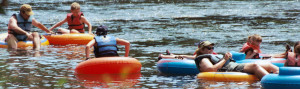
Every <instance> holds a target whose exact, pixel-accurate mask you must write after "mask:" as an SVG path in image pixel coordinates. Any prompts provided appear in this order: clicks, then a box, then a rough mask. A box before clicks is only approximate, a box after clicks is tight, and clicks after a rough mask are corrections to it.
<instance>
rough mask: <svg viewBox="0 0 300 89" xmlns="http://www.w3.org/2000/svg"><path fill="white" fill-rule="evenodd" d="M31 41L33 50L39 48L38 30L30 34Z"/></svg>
mask: <svg viewBox="0 0 300 89" xmlns="http://www.w3.org/2000/svg"><path fill="white" fill-rule="evenodd" d="M31 35H32V37H33V39H32V41H33V49H34V50H40V49H41V40H40V35H39V33H38V32H33V33H32V34H31Z"/></svg>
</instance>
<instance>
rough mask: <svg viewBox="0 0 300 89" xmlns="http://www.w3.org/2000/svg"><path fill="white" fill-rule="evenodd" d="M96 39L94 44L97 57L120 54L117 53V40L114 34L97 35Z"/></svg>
mask: <svg viewBox="0 0 300 89" xmlns="http://www.w3.org/2000/svg"><path fill="white" fill-rule="evenodd" d="M103 28H106V27H103ZM94 39H95V41H96V44H95V45H94V53H95V56H96V57H107V56H119V55H118V53H117V51H118V48H117V41H116V38H115V37H114V36H110V35H97V36H95V38H94Z"/></svg>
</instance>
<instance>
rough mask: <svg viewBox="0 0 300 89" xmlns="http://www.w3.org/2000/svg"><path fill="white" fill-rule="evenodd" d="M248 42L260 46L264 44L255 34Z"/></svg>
mask: <svg viewBox="0 0 300 89" xmlns="http://www.w3.org/2000/svg"><path fill="white" fill-rule="evenodd" d="M247 42H249V43H250V44H252V45H256V46H260V43H261V42H262V37H261V36H260V35H258V34H254V35H251V36H249V37H248V40H247Z"/></svg>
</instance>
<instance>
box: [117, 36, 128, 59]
mask: <svg viewBox="0 0 300 89" xmlns="http://www.w3.org/2000/svg"><path fill="white" fill-rule="evenodd" d="M116 40H117V44H119V45H125V57H128V55H129V51H130V42H129V41H126V40H123V39H119V38H116Z"/></svg>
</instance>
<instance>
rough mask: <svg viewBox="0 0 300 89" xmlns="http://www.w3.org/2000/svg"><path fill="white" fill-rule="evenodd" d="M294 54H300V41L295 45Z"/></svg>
mask: <svg viewBox="0 0 300 89" xmlns="http://www.w3.org/2000/svg"><path fill="white" fill-rule="evenodd" d="M294 52H295V53H297V54H300V41H298V42H296V43H295V45H294Z"/></svg>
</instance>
